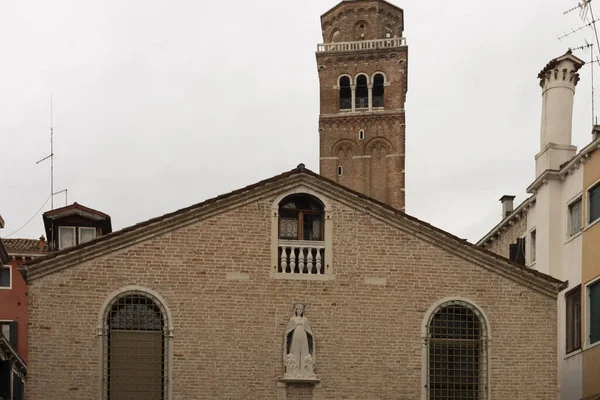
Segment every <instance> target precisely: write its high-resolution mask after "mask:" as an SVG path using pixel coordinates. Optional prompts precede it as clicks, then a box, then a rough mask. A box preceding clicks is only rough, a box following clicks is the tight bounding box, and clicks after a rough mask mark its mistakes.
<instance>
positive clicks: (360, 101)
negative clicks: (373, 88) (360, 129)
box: [356, 75, 369, 108]
mask: <svg viewBox="0 0 600 400" xmlns="http://www.w3.org/2000/svg"><path fill="white" fill-rule="evenodd" d="M368 107H369V87H368V86H367V77H366V76H365V75H359V76H358V77H357V78H356V108H368Z"/></svg>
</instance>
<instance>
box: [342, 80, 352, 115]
mask: <svg viewBox="0 0 600 400" xmlns="http://www.w3.org/2000/svg"><path fill="white" fill-rule="evenodd" d="M351 108H352V89H351V88H350V78H348V77H347V76H342V77H341V78H340V110H349V109H351Z"/></svg>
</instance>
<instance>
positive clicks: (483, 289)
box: [27, 170, 559, 400]
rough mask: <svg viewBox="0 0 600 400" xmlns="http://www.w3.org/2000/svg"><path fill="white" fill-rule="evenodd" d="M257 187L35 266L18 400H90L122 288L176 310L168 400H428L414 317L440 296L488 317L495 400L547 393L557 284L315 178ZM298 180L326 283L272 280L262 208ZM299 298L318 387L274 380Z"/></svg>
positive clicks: (301, 176)
mask: <svg viewBox="0 0 600 400" xmlns="http://www.w3.org/2000/svg"><path fill="white" fill-rule="evenodd" d="M266 182H267V183H262V184H259V185H257V186H254V187H251V188H250V189H247V190H242V191H238V192H235V193H233V194H231V195H228V196H224V197H221V198H217V199H214V200H211V201H208V202H206V203H205V204H202V205H199V206H195V207H192V208H190V209H187V210H182V211H180V212H178V213H174V214H172V215H168V216H165V217H162V218H158V219H155V220H151V221H149V222H148V223H146V224H141V225H140V226H137V227H133V228H128V229H125V230H124V231H122V232H121V233H117V234H116V235H115V234H113V235H109V236H106V237H104V238H101V239H98V240H96V241H94V242H91V243H88V244H85V245H82V246H79V247H78V248H75V249H71V250H67V251H63V252H59V253H57V254H55V255H53V256H50V257H47V258H46V259H43V260H38V261H34V263H33V264H32V265H31V266H30V267H29V276H30V279H29V283H30V285H29V294H30V302H29V313H30V319H29V320H30V326H29V330H28V338H29V354H30V357H29V360H30V362H29V380H28V384H27V396H28V397H27V398H28V399H30V400H43V399H67V398H77V399H78V400H87V399H89V400H92V399H98V398H99V383H100V379H101V367H100V356H99V354H100V348H99V346H100V340H99V336H98V326H99V324H100V315H102V312H103V310H102V305H103V304H104V303H105V301H106V300H107V299H108V298H109V297H110V295H111V293H114V292H115V291H117V290H119V289H120V288H123V287H124V286H127V285H139V286H142V287H146V288H149V289H151V290H154V291H156V292H157V293H158V294H160V296H161V297H162V298H163V299H164V300H165V305H166V307H168V309H169V310H170V312H171V314H172V321H170V322H171V323H172V326H173V339H172V346H173V348H172V358H171V363H172V380H171V386H172V399H176V400H178V399H181V400H183V399H186V400H189V399H285V398H287V399H314V400H317V399H369V400H371V399H414V400H416V399H421V395H422V387H423V385H422V380H421V379H422V378H421V376H422V375H421V374H422V367H423V365H422V358H421V357H422V354H423V353H422V349H423V336H422V325H423V321H424V318H425V317H426V311H427V310H428V309H429V308H430V307H431V306H432V305H433V304H434V303H436V302H438V301H439V300H440V299H443V298H448V297H451V298H463V299H467V300H468V301H471V302H473V303H474V304H476V305H477V306H478V307H479V308H480V309H481V310H482V311H483V312H484V313H485V315H486V316H487V318H488V323H489V327H490V329H491V341H490V342H489V346H490V349H491V359H490V360H489V363H490V382H491V389H490V392H491V398H493V399H511V400H518V399H522V400H530V399H553V398H555V397H556V383H557V382H556V293H557V291H558V286H559V283H558V281H554V280H552V279H551V278H547V277H544V276H542V274H539V273H538V274H536V273H534V272H532V271H526V270H523V269H521V268H519V267H518V266H516V265H514V264H510V263H508V262H507V261H505V260H503V259H500V258H498V257H495V256H493V255H492V254H491V253H488V252H485V251H483V250H480V249H477V248H474V247H473V246H471V245H469V244H467V243H465V242H463V241H461V240H460V239H458V238H454V237H452V236H451V235H448V234H445V233H443V232H441V231H438V230H436V229H434V228H432V227H431V226H429V225H427V224H424V223H421V222H420V221H417V220H415V219H414V218H411V217H408V216H406V215H404V214H402V213H398V212H395V211H393V210H391V209H389V208H387V207H385V206H384V205H382V204H380V203H377V202H373V201H371V200H368V199H365V198H364V197H361V196H360V195H359V194H358V193H355V192H351V191H349V190H347V189H345V188H342V187H341V186H338V185H336V184H334V183H332V182H330V181H328V180H325V179H323V178H320V177H318V176H317V175H315V174H313V173H310V172H304V171H303V170H301V171H298V170H296V171H295V172H294V171H293V173H292V174H290V175H285V176H282V177H279V178H274V179H272V180H270V181H266ZM300 186H302V187H305V188H308V189H309V190H310V193H312V194H315V195H317V196H319V197H321V198H324V199H326V200H327V202H328V204H329V205H330V206H331V210H332V211H331V219H332V221H333V229H332V248H333V262H332V266H331V267H332V270H333V274H334V275H335V278H334V279H333V280H329V281H306V280H285V279H274V278H273V277H272V274H271V271H270V269H271V268H273V266H272V265H271V255H270V248H271V247H270V245H271V243H270V241H271V232H270V230H271V218H272V215H271V206H272V203H273V202H274V200H275V199H276V198H277V197H278V196H279V195H281V194H282V193H286V192H293V191H294V190H296V189H297V188H298V187H300ZM228 273H239V274H247V275H246V276H247V277H248V279H247V280H240V281H236V280H228V279H226V277H227V274H228ZM367 278H378V280H375V281H376V282H378V283H380V284H378V285H371V284H367V283H366V282H373V280H368V279H367ZM381 283H383V284H381ZM296 302H303V303H305V304H306V305H307V312H306V316H307V317H308V318H309V320H310V322H311V325H312V329H313V331H314V332H315V335H316V340H317V370H316V372H317V375H318V377H319V378H320V379H321V383H320V384H319V385H317V386H315V387H312V386H307V385H288V386H287V387H283V386H281V384H279V385H278V383H277V382H278V379H279V378H281V377H282V376H283V366H282V339H283V337H282V335H283V332H284V330H285V327H286V324H287V322H288V320H289V318H290V316H291V315H292V310H293V304H294V303H296ZM286 395H287V397H285V396H286Z"/></svg>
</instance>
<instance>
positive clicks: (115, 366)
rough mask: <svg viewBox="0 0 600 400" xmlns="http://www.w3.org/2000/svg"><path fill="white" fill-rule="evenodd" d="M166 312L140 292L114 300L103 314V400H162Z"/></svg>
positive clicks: (165, 396)
mask: <svg viewBox="0 0 600 400" xmlns="http://www.w3.org/2000/svg"><path fill="white" fill-rule="evenodd" d="M167 319H168V317H167V312H166V310H165V307H164V305H163V304H162V302H161V301H160V300H159V299H158V298H156V297H155V296H153V295H151V294H150V293H146V292H144V291H141V290H131V291H127V292H124V293H121V294H119V295H117V296H116V297H114V298H113V299H112V300H111V301H110V302H109V304H108V306H107V307H106V309H105V311H104V318H103V327H102V340H103V352H102V353H103V360H102V365H103V379H102V383H103V399H105V400H131V399H140V400H141V399H143V400H166V399H167V398H168V396H167V389H168V388H167V383H168V378H167V375H168V365H167V360H168V354H167V352H168V349H169V346H168V337H169V335H168V326H169V323H168V321H167Z"/></svg>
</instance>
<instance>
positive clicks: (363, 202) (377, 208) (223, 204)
mask: <svg viewBox="0 0 600 400" xmlns="http://www.w3.org/2000/svg"><path fill="white" fill-rule="evenodd" d="M300 184H302V185H305V186H308V187H313V188H314V189H315V190H319V191H322V192H324V193H327V194H328V196H330V197H332V198H333V199H335V200H336V201H339V202H340V203H345V204H347V205H349V206H351V207H354V208H357V209H362V210H364V211H365V212H367V213H369V214H370V215H371V216H372V217H374V218H376V219H378V220H381V221H383V222H385V223H386V224H389V225H391V226H394V227H396V228H397V229H399V230H401V231H404V232H407V233H409V234H411V235H414V236H417V237H419V238H420V239H422V240H425V241H427V242H429V243H431V244H433V245H435V246H437V247H440V248H443V249H445V250H446V251H448V252H449V253H452V254H454V255H456V256H459V257H461V258H463V259H465V260H467V261H469V262H471V263H474V264H477V265H479V266H481V267H483V268H486V269H489V270H491V271H494V272H495V273H497V274H500V275H502V276H504V277H506V278H509V279H512V280H515V281H519V282H521V283H522V284H524V285H526V286H528V287H532V288H534V289H536V290H538V291H540V292H542V293H545V294H547V295H549V296H553V297H556V296H557V294H558V292H559V291H560V290H562V288H563V286H564V284H563V282H561V281H559V280H557V279H555V278H553V277H551V276H549V275H546V274H543V273H541V272H538V271H535V270H532V269H529V268H526V267H524V266H521V265H518V264H515V263H512V262H511V261H509V260H507V259H505V258H503V257H501V256H498V255H496V254H494V253H491V252H489V251H487V250H485V249H482V248H480V247H478V246H476V245H474V244H471V243H469V242H467V241H466V240H463V239H460V238H458V237H456V236H454V235H452V234H450V233H448V232H445V231H443V230H441V229H439V228H436V227H434V226H433V225H430V224H428V223H426V222H424V221H421V220H419V219H417V218H415V217H412V216H410V215H408V214H406V213H404V212H402V211H399V210H396V209H394V208H392V207H390V206H388V205H386V204H384V203H381V202H379V201H377V200H374V199H372V198H370V197H368V196H365V195H363V194H361V193H358V192H355V191H353V190H351V189H348V188H347V187H345V186H342V185H340V184H338V183H336V182H333V181H331V180H329V179H327V178H324V177H323V176H321V175H318V174H316V173H314V172H312V171H310V170H308V169H306V168H305V167H304V165H303V164H300V165H299V166H298V167H297V168H295V169H293V170H291V171H289V172H285V173H283V174H280V175H277V176H274V177H272V178H269V179H266V180H263V181H260V182H258V183H255V184H253V185H250V186H246V187H244V188H242V189H238V190H235V191H233V192H230V193H228V194H225V195H221V196H218V197H215V198H212V199H209V200H206V201H204V202H202V203H199V204H195V205H193V206H190V207H187V208H183V209H181V210H178V211H175V212H172V213H169V214H165V215H163V216H160V217H157V218H153V219H150V220H148V221H145V222H141V223H138V224H136V225H133V226H130V227H128V228H124V229H122V230H120V231H117V232H114V233H112V234H109V235H106V236H102V237H100V238H97V239H95V240H93V241H91V242H88V243H84V244H82V245H79V246H75V247H72V248H69V249H66V250H63V251H59V252H56V253H52V254H50V255H48V256H45V257H41V258H38V259H35V260H33V261H31V262H29V263H27V264H26V266H27V269H28V280H33V279H36V278H38V277H41V276H44V275H47V274H51V273H53V272H54V271H57V270H62V269H64V268H67V267H69V266H72V265H75V264H79V263H81V262H84V261H87V260H90V259H92V258H96V257H99V256H103V255H106V254H110V253H112V252H114V251H117V250H120V249H122V248H124V247H127V246H130V245H132V244H136V243H139V242H142V241H145V240H147V239H148V238H149V237H154V236H158V235H161V234H163V233H167V232H169V231H172V230H174V229H177V228H180V227H182V226H185V225H188V224H192V223H196V222H198V221H199V220H201V219H205V218H209V217H211V216H213V215H216V214H218V213H221V212H223V211H224V210H227V209H232V208H235V207H239V206H240V205H243V204H246V203H249V202H253V201H255V200H256V199H257V198H263V197H266V196H269V195H270V194H275V193H278V192H280V191H281V190H282V188H286V187H290V186H297V185H300Z"/></svg>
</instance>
